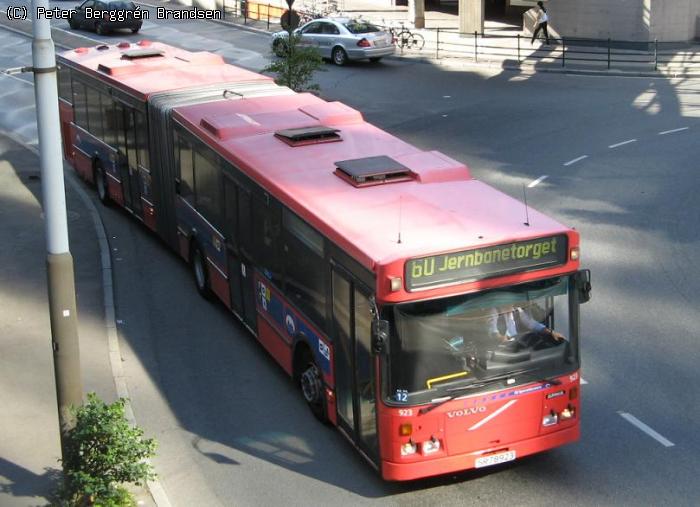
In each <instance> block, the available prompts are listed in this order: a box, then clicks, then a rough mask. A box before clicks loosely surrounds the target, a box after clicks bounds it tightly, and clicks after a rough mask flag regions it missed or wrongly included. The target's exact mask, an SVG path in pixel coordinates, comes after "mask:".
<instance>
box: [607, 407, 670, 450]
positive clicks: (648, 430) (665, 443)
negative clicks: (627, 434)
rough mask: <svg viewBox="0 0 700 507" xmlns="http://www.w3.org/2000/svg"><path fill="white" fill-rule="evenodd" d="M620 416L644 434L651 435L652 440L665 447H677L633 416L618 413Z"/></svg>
mask: <svg viewBox="0 0 700 507" xmlns="http://www.w3.org/2000/svg"><path fill="white" fill-rule="evenodd" d="M618 414H620V416H621V417H622V418H623V419H626V420H627V422H629V423H631V424H632V425H634V426H636V427H637V428H639V429H640V430H642V431H643V432H644V433H646V434H647V435H649V436H650V437H651V438H653V439H654V440H656V441H657V442H659V443H660V444H661V445H663V446H664V447H673V446H674V445H675V444H674V443H673V442H671V441H670V440H668V439H667V438H665V437H663V436H662V435H660V434H659V433H657V432H656V431H654V430H653V429H651V428H650V427H649V426H647V425H646V424H644V423H643V422H642V421H640V420H639V419H637V418H636V417H634V416H633V415H632V414H628V413H627V412H618Z"/></svg>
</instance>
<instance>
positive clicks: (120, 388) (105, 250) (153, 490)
mask: <svg viewBox="0 0 700 507" xmlns="http://www.w3.org/2000/svg"><path fill="white" fill-rule="evenodd" d="M0 135H3V136H6V137H8V138H9V139H11V140H12V141H14V142H16V143H17V144H19V145H21V146H23V147H24V148H26V149H28V150H29V151H31V152H32V153H34V154H35V155H36V156H37V157H38V156H40V154H39V150H38V149H37V148H36V147H35V146H33V145H31V144H28V143H27V142H26V141H24V140H23V139H21V138H20V137H19V136H17V135H16V134H14V133H11V132H6V131H4V130H0ZM63 175H64V181H66V182H67V183H68V185H69V186H70V187H71V190H73V191H75V192H76V193H77V194H78V197H79V198H80V200H81V201H82V202H83V204H84V205H85V207H86V208H87V209H88V211H89V212H90V217H91V218H92V222H93V226H94V227H95V233H96V234H97V240H98V243H99V246H100V262H101V264H102V291H103V298H104V311H105V317H104V325H105V328H106V329H107V346H108V349H109V363H110V366H111V370H112V377H113V379H114V386H115V388H116V391H117V396H118V397H120V398H124V399H125V403H124V412H125V417H126V419H127V421H129V424H131V425H132V426H136V425H137V424H136V418H135V416H134V411H133V409H132V407H131V401H130V398H129V388H128V386H127V383H126V377H125V376H124V372H123V370H122V365H121V362H122V356H121V351H120V349H119V337H118V335H117V323H116V318H115V315H116V314H115V309H114V284H113V279H112V257H111V253H110V252H111V251H110V249H109V243H108V241H107V234H106V231H105V228H104V224H103V222H102V218H101V217H100V214H99V212H98V211H97V208H96V207H95V204H94V203H93V202H92V200H91V199H90V197H89V196H88V194H87V192H86V191H85V190H84V189H83V188H82V185H81V183H80V182H79V181H76V176H75V175H74V174H73V173H72V172H70V171H66V170H65V169H64V170H63ZM149 461H150V460H149ZM146 489H147V490H148V492H149V494H150V495H151V498H153V501H154V502H155V504H156V506H157V507H172V504H171V503H170V499H169V498H168V496H167V494H166V493H165V489H164V488H163V486H162V485H161V483H160V481H159V480H158V479H157V478H156V479H154V480H152V481H147V484H146Z"/></svg>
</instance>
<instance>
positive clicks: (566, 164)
mask: <svg viewBox="0 0 700 507" xmlns="http://www.w3.org/2000/svg"><path fill="white" fill-rule="evenodd" d="M585 158H588V155H581V156H580V157H579V158H575V159H573V160H569V161H568V162H564V165H565V166H569V165H571V164H575V163H576V162H580V161H581V160H583V159H585Z"/></svg>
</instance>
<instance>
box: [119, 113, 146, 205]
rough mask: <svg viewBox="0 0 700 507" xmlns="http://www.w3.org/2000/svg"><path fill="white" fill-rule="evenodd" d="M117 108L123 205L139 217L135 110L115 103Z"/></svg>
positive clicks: (139, 190)
mask: <svg viewBox="0 0 700 507" xmlns="http://www.w3.org/2000/svg"><path fill="white" fill-rule="evenodd" d="M117 108H118V110H119V109H121V118H123V121H122V122H121V128H120V132H119V160H120V167H119V177H120V178H121V180H122V191H123V192H124V206H125V207H127V208H129V209H130V210H131V211H133V212H134V213H135V214H136V215H137V216H139V217H141V216H142V206H141V179H140V176H139V168H138V160H137V155H136V122H135V118H134V113H135V111H134V110H133V109H132V108H131V107H129V106H127V105H125V104H121V103H117ZM117 114H119V112H117Z"/></svg>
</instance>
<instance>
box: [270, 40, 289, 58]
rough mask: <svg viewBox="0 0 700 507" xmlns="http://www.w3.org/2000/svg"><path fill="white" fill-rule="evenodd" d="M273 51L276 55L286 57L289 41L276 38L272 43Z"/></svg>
mask: <svg viewBox="0 0 700 507" xmlns="http://www.w3.org/2000/svg"><path fill="white" fill-rule="evenodd" d="M272 51H273V52H274V53H275V56H278V57H280V58H284V57H285V56H287V43H286V42H285V41H283V40H276V41H275V42H274V44H272Z"/></svg>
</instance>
